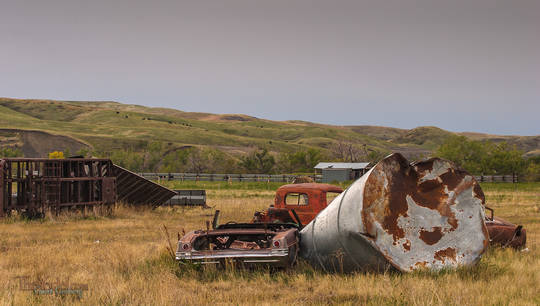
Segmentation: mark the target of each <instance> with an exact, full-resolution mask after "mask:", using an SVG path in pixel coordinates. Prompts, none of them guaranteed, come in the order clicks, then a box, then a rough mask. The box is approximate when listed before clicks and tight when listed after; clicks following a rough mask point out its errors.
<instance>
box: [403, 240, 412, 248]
mask: <svg viewBox="0 0 540 306" xmlns="http://www.w3.org/2000/svg"><path fill="white" fill-rule="evenodd" d="M403 248H404V249H405V251H410V250H411V242H410V241H409V240H408V239H407V241H405V242H404V243H403Z"/></svg>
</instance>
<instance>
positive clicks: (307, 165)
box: [278, 149, 322, 173]
mask: <svg viewBox="0 0 540 306" xmlns="http://www.w3.org/2000/svg"><path fill="white" fill-rule="evenodd" d="M321 159H322V153H321V151H320V150H317V149H308V150H302V151H297V152H294V153H281V154H280V155H279V156H278V160H279V168H280V169H279V170H280V171H282V172H288V173H292V172H312V171H313V167H315V165H317V163H319V162H320V161H321Z"/></svg>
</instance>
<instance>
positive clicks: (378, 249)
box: [300, 153, 489, 272]
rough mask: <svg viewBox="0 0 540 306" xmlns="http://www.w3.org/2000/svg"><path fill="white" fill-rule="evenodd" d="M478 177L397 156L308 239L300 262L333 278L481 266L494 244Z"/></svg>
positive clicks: (306, 234) (359, 184)
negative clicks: (365, 272)
mask: <svg viewBox="0 0 540 306" xmlns="http://www.w3.org/2000/svg"><path fill="white" fill-rule="evenodd" d="M484 202H485V200H484V194H483V192H482V189H481V188H480V186H479V185H478V183H477V182H476V181H475V179H474V177H473V176H471V175H469V174H468V173H466V172H465V171H463V170H461V169H458V168H456V167H455V166H454V165H453V164H452V163H451V162H449V161H447V160H443V159H439V158H431V159H427V160H423V161H420V162H415V163H412V164H409V162H408V161H407V160H406V159H405V158H404V157H403V156H402V155H401V154H398V153H395V154H392V155H390V156H388V157H386V158H385V159H383V160H382V161H380V162H379V163H378V164H377V165H375V166H374V167H373V168H372V169H371V170H370V171H369V172H367V173H366V174H365V175H363V176H362V177H361V178H360V179H358V180H357V181H356V182H354V183H353V184H352V185H351V186H350V187H349V188H348V189H347V190H345V191H344V192H343V193H341V194H340V195H339V196H338V197H336V198H335V199H334V200H333V201H332V203H330V205H328V207H327V208H326V209H325V210H323V211H321V212H320V213H319V215H317V217H316V218H315V219H314V220H313V221H312V222H311V223H309V224H308V225H307V226H306V227H305V228H304V229H303V230H302V231H301V248H300V250H301V252H302V253H301V256H302V257H304V258H306V259H307V260H308V261H309V262H311V263H312V264H313V265H315V266H319V267H321V268H323V269H324V270H327V271H338V272H351V271H359V270H360V271H361V270H378V271H382V270H386V269H394V268H395V269H397V270H399V271H403V272H406V271H412V270H415V269H418V268H428V269H442V268H450V267H457V266H461V265H472V264H474V263H476V262H477V261H478V260H479V259H480V256H481V255H482V254H483V253H484V251H485V250H486V248H487V247H488V243H489V236H488V231H487V229H486V225H485V223H484V219H485V212H484Z"/></svg>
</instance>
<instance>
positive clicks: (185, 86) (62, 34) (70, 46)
mask: <svg viewBox="0 0 540 306" xmlns="http://www.w3.org/2000/svg"><path fill="white" fill-rule="evenodd" d="M0 97H12V98H42V99H59V100H101V101H118V102H122V103H129V104H139V105H146V106H154V107H169V108H175V109H179V110H183V111H192V112H209V113H241V114H247V115H251V116H255V117H259V118H265V119H272V120H306V121H312V122H319V123H329V124H336V125H381V126H391V127H398V128H414V127H417V126H425V125H434V126H438V127H440V128H443V129H447V130H451V131H456V132H461V131H474V132H485V133H492V134H504V135H538V134H540V120H539V119H538V117H539V114H540V1H539V0H533V1H529V0H512V1H507V0H504V1H499V0H452V1H446V0H444V1H439V0H426V1H424V0H422V1H420V0H414V1H413V0H395V1H393V0H388V1H387V0H380V1H367V0H354V1H344V0H327V1H320V0H311V1H307V0H267V1H262V0H245V1H244V0H215V1H205V0H197V1H181V0H176V1H138V0H129V1H127V0H121V1H114V0H92V1H88V0H84V1H79V0H64V1H59V0H48V1H42V0H40V1H25V0H15V1H8V0H0Z"/></svg>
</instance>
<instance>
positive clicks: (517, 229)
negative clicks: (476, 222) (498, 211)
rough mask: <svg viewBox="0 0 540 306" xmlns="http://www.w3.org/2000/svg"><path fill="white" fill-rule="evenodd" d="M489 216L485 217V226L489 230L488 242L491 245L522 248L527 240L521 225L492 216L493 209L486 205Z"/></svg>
mask: <svg viewBox="0 0 540 306" xmlns="http://www.w3.org/2000/svg"><path fill="white" fill-rule="evenodd" d="M486 209H487V210H489V211H490V212H491V216H489V217H486V226H487V230H488V232H489V243H490V244H491V245H493V246H501V247H503V248H505V247H511V248H514V249H517V250H519V249H522V248H524V247H525V243H526V242H527V232H526V231H525V229H524V228H523V226H521V225H515V224H513V223H510V222H508V221H506V220H504V219H501V218H498V217H494V216H493V209H491V208H489V207H486Z"/></svg>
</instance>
